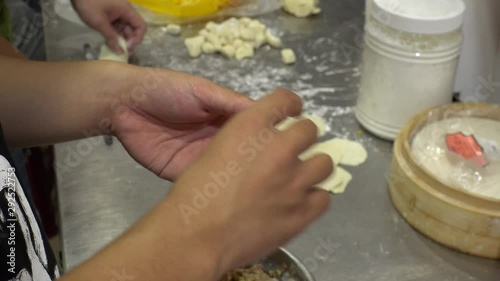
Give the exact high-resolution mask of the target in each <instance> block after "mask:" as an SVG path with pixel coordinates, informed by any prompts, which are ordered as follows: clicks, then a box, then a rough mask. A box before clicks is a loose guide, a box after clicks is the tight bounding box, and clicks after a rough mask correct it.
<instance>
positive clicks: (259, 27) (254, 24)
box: [248, 20, 267, 32]
mask: <svg viewBox="0 0 500 281" xmlns="http://www.w3.org/2000/svg"><path fill="white" fill-rule="evenodd" d="M248 28H249V29H251V30H254V31H255V32H262V31H264V30H266V28H267V27H266V25H265V24H263V23H261V22H260V21H258V20H253V21H251V22H250V23H249V24H248Z"/></svg>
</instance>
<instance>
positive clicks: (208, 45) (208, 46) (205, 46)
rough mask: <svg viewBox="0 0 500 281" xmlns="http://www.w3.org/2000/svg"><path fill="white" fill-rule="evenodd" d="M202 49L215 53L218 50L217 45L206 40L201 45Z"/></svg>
mask: <svg viewBox="0 0 500 281" xmlns="http://www.w3.org/2000/svg"><path fill="white" fill-rule="evenodd" d="M201 50H202V51H203V53H204V54H207V55H209V54H213V53H215V52H216V51H217V50H216V49H215V46H214V45H213V44H212V43H210V42H205V43H203V44H202V45H201Z"/></svg>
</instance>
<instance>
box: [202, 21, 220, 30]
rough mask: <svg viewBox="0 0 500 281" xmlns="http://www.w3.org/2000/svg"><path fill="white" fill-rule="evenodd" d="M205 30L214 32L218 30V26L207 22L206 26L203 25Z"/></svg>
mask: <svg viewBox="0 0 500 281" xmlns="http://www.w3.org/2000/svg"><path fill="white" fill-rule="evenodd" d="M205 28H206V29H207V30H208V31H211V32H214V31H216V30H217V29H218V28H219V25H218V24H216V23H215V22H213V21H209V22H208V23H207V24H206V25H205Z"/></svg>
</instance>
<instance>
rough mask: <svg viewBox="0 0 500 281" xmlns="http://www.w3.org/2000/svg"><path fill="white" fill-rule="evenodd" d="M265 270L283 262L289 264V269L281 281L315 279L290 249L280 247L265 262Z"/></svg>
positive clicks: (308, 280) (278, 266)
mask: <svg viewBox="0 0 500 281" xmlns="http://www.w3.org/2000/svg"><path fill="white" fill-rule="evenodd" d="M262 264H263V268H264V270H266V271H267V270H269V271H270V270H273V269H276V268H280V267H281V266H282V265H283V264H285V265H286V266H287V271H286V273H287V274H285V275H284V277H283V278H282V279H281V280H280V281H292V280H295V281H315V279H314V276H313V275H312V274H311V272H309V270H308V269H307V268H306V267H305V266H304V265H303V264H302V263H301V262H300V261H299V260H298V259H297V258H296V257H295V256H294V255H293V254H291V253H290V252H289V251H287V250H285V249H283V248H279V249H278V250H277V251H276V252H274V253H273V254H271V255H270V256H269V257H268V258H267V259H265V260H264V261H263V262H262Z"/></svg>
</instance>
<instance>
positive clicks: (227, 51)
mask: <svg viewBox="0 0 500 281" xmlns="http://www.w3.org/2000/svg"><path fill="white" fill-rule="evenodd" d="M235 52H236V50H235V49H234V47H233V46H232V45H225V46H224V47H222V50H221V53H222V54H223V55H225V56H226V57H228V58H233V57H234V53H235Z"/></svg>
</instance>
